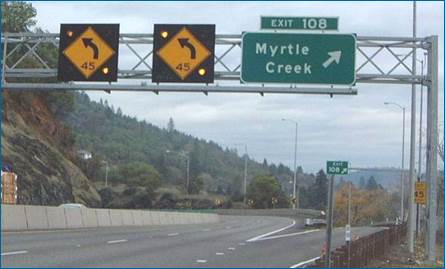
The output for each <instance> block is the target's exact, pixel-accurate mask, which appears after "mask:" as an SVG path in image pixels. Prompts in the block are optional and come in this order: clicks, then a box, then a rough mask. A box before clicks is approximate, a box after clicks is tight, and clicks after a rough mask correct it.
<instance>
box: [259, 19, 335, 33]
mask: <svg viewBox="0 0 445 269" xmlns="http://www.w3.org/2000/svg"><path fill="white" fill-rule="evenodd" d="M261 29H263V30H320V31H338V17H275V16H273V17H269V16H262V17H261Z"/></svg>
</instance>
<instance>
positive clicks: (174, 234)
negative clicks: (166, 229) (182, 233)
mask: <svg viewBox="0 0 445 269" xmlns="http://www.w3.org/2000/svg"><path fill="white" fill-rule="evenodd" d="M177 235H179V233H171V234H167V236H177Z"/></svg>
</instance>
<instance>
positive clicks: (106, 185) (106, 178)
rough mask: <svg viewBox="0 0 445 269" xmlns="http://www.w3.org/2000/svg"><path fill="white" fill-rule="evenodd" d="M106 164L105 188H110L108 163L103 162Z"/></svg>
mask: <svg viewBox="0 0 445 269" xmlns="http://www.w3.org/2000/svg"><path fill="white" fill-rule="evenodd" d="M102 163H104V164H105V187H108V162H107V161H102Z"/></svg>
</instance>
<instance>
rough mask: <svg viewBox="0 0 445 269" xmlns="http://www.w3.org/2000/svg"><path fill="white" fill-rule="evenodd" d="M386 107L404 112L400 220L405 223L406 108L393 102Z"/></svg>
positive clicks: (387, 103) (386, 103)
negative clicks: (392, 107) (391, 106)
mask: <svg viewBox="0 0 445 269" xmlns="http://www.w3.org/2000/svg"><path fill="white" fill-rule="evenodd" d="M384 104H385V105H394V106H397V107H399V108H400V109H402V111H403V136H402V172H401V173H400V192H401V194H400V196H401V197H400V219H401V221H402V223H403V221H404V217H405V216H404V215H405V207H404V205H403V204H404V199H405V192H404V189H405V186H404V185H405V184H404V182H403V181H404V180H403V178H404V174H405V107H403V106H401V105H399V104H397V103H391V102H385V103H384Z"/></svg>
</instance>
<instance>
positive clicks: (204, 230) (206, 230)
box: [202, 229, 212, 232]
mask: <svg viewBox="0 0 445 269" xmlns="http://www.w3.org/2000/svg"><path fill="white" fill-rule="evenodd" d="M211 230H212V229H203V230H202V231H203V232H210V231H211Z"/></svg>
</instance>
